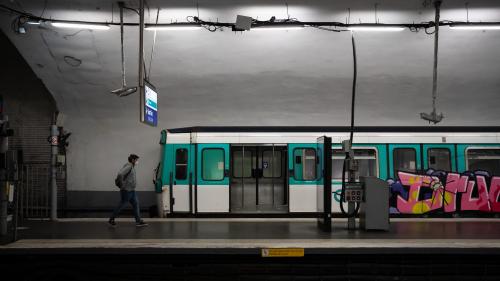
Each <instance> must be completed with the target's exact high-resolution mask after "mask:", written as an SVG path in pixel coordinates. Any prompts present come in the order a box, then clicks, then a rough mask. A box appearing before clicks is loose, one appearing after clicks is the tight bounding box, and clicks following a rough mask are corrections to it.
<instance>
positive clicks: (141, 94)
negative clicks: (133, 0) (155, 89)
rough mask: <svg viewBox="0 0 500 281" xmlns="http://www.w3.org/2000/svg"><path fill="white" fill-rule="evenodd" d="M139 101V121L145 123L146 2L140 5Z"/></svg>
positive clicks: (141, 1) (142, 1) (142, 0)
mask: <svg viewBox="0 0 500 281" xmlns="http://www.w3.org/2000/svg"><path fill="white" fill-rule="evenodd" d="M139 99H140V101H139V104H140V112H141V113H140V119H139V120H141V122H144V0H140V5H139Z"/></svg>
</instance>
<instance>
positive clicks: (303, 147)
mask: <svg viewBox="0 0 500 281" xmlns="http://www.w3.org/2000/svg"><path fill="white" fill-rule="evenodd" d="M316 147H317V145H316V144H315V143H314V144H312V143H304V144H289V145H288V159H289V160H288V171H289V172H288V174H289V178H288V183H289V191H288V192H289V194H290V195H289V210H290V212H291V213H292V212H297V213H303V212H316V211H317V192H316V189H317V170H318V163H319V162H318V157H317V154H316Z"/></svg>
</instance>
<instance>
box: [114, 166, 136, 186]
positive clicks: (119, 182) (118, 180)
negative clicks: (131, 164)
mask: <svg viewBox="0 0 500 281" xmlns="http://www.w3.org/2000/svg"><path fill="white" fill-rule="evenodd" d="M130 172H132V168H130V170H129V171H128V173H127V174H125V176H124V177H123V179H121V178H120V173H118V175H116V178H115V185H116V187H118V188H122V185H123V180H125V178H127V177H128V175H130Z"/></svg>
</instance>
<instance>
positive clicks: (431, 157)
mask: <svg viewBox="0 0 500 281" xmlns="http://www.w3.org/2000/svg"><path fill="white" fill-rule="evenodd" d="M427 158H428V159H427V163H428V164H429V168H431V169H434V170H442V171H451V153H450V150H449V149H448V148H429V149H428V150H427Z"/></svg>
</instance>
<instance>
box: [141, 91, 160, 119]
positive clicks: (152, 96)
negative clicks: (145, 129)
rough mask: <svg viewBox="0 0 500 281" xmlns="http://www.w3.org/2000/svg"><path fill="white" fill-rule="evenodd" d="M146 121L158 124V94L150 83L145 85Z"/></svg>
mask: <svg viewBox="0 0 500 281" xmlns="http://www.w3.org/2000/svg"><path fill="white" fill-rule="evenodd" d="M144 123H146V124H149V125H151V126H155V127H156V125H157V124H158V95H157V94H156V90H155V89H154V88H153V87H152V86H151V85H149V83H145V85H144Z"/></svg>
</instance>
